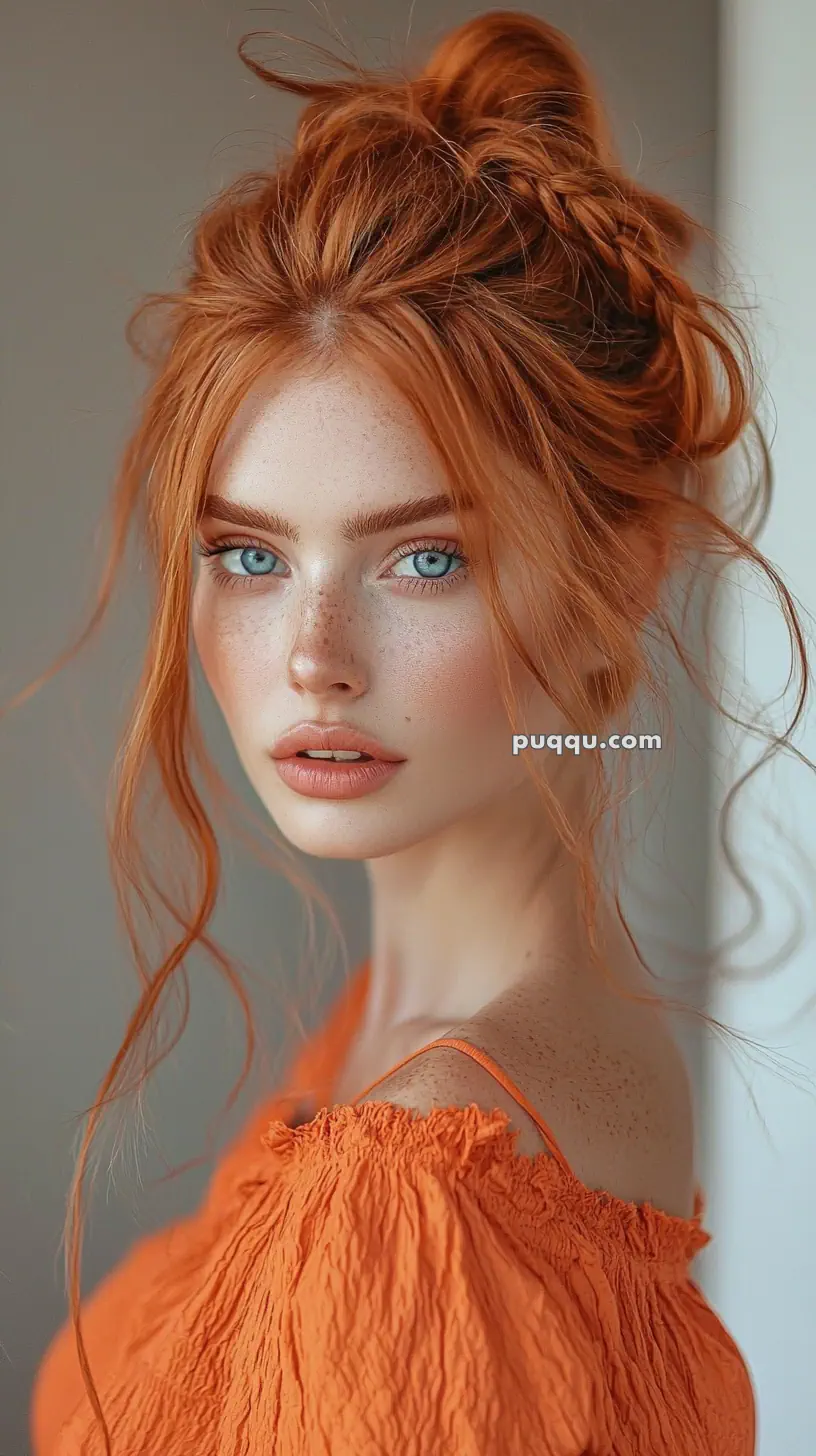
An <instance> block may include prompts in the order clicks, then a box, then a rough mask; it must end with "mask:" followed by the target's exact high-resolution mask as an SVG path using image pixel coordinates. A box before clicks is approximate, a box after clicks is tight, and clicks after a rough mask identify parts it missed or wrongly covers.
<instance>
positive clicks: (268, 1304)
mask: <svg viewBox="0 0 816 1456" xmlns="http://www.w3.org/2000/svg"><path fill="white" fill-rule="evenodd" d="M367 980H368V963H366V964H364V965H363V966H362V967H361V968H360V970H359V971H358V972H357V973H356V975H355V976H354V978H353V979H352V980H351V981H350V983H349V985H348V986H347V987H346V989H345V990H344V991H343V993H342V994H341V996H340V997H339V998H338V1000H337V1002H336V1003H335V1006H334V1007H333V1009H332V1012H331V1013H330V1015H329V1017H328V1018H327V1020H326V1022H325V1024H324V1026H323V1027H322V1029H321V1030H320V1031H319V1032H318V1033H317V1034H316V1035H315V1036H313V1037H312V1038H311V1040H310V1041H309V1042H308V1043H307V1044H306V1046H305V1047H304V1048H303V1049H302V1051H301V1053H300V1055H299V1056H298V1057H297V1058H296V1060H295V1063H294V1065H293V1067H292V1069H291V1071H290V1073H289V1074H288V1076H287V1077H286V1079H285V1085H284V1086H283V1088H282V1089H281V1091H280V1093H279V1095H278V1096H276V1097H275V1098H274V1099H273V1100H272V1101H271V1102H270V1103H266V1104H265V1105H264V1106H262V1107H260V1108H259V1109H258V1110H257V1112H256V1113H255V1114H254V1115H253V1116H252V1118H251V1119H250V1121H249V1123H248V1124H247V1126H246V1127H245V1128H244V1129H243V1131H242V1133H241V1134H240V1136H239V1137H238V1138H237V1139H236V1140H235V1141H234V1143H233V1144H232V1145H231V1146H230V1147H228V1149H227V1150H226V1152H225V1153H224V1154H223V1155H222V1157H221V1160H220V1162H219V1163H218V1165H217V1166H216V1169H215V1171H214V1174H213V1176H212V1179H211V1182H210V1185H209V1188H208V1190H207V1193H206V1195H205V1196H204V1198H203V1200H202V1202H201V1204H200V1206H199V1207H198V1208H197V1209H196V1211H195V1212H194V1213H193V1214H191V1215H190V1216H189V1217H185V1218H181V1219H179V1220H178V1221H176V1222H175V1223H173V1224H172V1225H170V1226H169V1227H167V1228H164V1229H162V1230H161V1231H160V1232H158V1233H153V1234H150V1235H147V1236H144V1237H142V1238H140V1239H139V1240H138V1241H137V1242H136V1243H135V1245H134V1246H133V1247H132V1249H131V1250H130V1252H129V1254H128V1255H127V1256H126V1257H125V1259H124V1260H123V1261H122V1263H121V1264H120V1265H119V1266H118V1267H116V1268H115V1269H114V1270H113V1271H112V1272H111V1273H110V1274H109V1275H108V1276H107V1277H106V1278H105V1279H103V1280H102V1282H101V1283H100V1284H99V1285H98V1287H97V1288H96V1290H95V1291H94V1292H93V1293H92V1295H91V1296H90V1297H89V1298H88V1299H87V1300H86V1301H84V1302H83V1332H84V1336H85V1341H86V1346H87V1350H88V1356H89V1360H90V1365H91V1371H92V1374H93V1376H94V1380H95V1383H96V1385H97V1388H98V1390H99V1393H100V1397H101V1401H102V1407H103V1410H104V1412H105V1416H106V1419H107V1422H108V1425H109V1428H110V1431H111V1435H112V1443H113V1456H527V1453H530V1456H533V1453H534V1456H754V1447H755V1417H754V1398H753V1391H752V1386H751V1380H750V1378H749V1375H748V1372H747V1369H746V1366H745V1362H744V1360H743V1359H742V1357H741V1355H740V1352H739V1350H738V1349H737V1347H736V1345H735V1343H734V1341H733V1340H732V1339H731V1337H730V1336H729V1334H728V1333H727V1331H726V1330H725V1328H724V1327H723V1325H722V1323H721V1321H720V1320H719V1318H718V1317H717V1315H716V1314H715V1312H714V1311H713V1310H712V1309H711V1307H710V1306H709V1305H708V1304H707V1302H706V1300H705V1299H704V1298H703V1296H702V1293H701V1292H700V1290H699V1289H698V1287H697V1286H696V1284H695V1283H694V1281H693V1279H692V1278H691V1276H690V1271H689V1266H690V1262H691V1260H692V1258H693V1256H694V1255H695V1254H696V1253H697V1251H698V1250H699V1249H701V1248H702V1247H703V1246H704V1245H705V1244H706V1243H707V1242H708V1240H709V1235H708V1234H707V1233H706V1232H705V1231H704V1229H703V1227H702V1199H701V1198H700V1197H699V1196H698V1205H697V1208H696V1210H695V1214H694V1217H693V1218H691V1219H683V1218H678V1217H675V1216H673V1215H670V1214H666V1213H663V1212H661V1211H659V1210H657V1209H655V1208H653V1207H650V1206H648V1205H645V1206H644V1205H636V1204H631V1203H624V1202H622V1201H621V1200H620V1199H617V1198H615V1197H613V1196H612V1195H610V1194H606V1193H601V1192H596V1191H593V1190H591V1189H590V1188H588V1187H587V1186H586V1185H585V1184H583V1183H581V1182H579V1180H578V1179H577V1177H576V1176H575V1175H574V1174H573V1173H572V1171H571V1170H570V1167H569V1164H568V1163H567V1162H566V1160H565V1158H564V1157H563V1155H562V1153H561V1152H560V1150H559V1149H558V1146H557V1144H556V1142H555V1139H554V1138H553V1136H552V1133H551V1132H550V1130H549V1128H548V1127H547V1126H546V1124H545V1123H544V1122H542V1120H541V1119H540V1117H539V1116H538V1114H537V1113H536V1111H535V1109H533V1108H531V1107H530V1105H529V1103H528V1102H526V1100H525V1098H524V1097H523V1095H522V1094H521V1092H520V1090H519V1089H518V1088H516V1087H514V1085H513V1084H512V1083H511V1082H510V1081H509V1079H508V1078H507V1077H506V1075H505V1073H504V1072H503V1070H502V1068H501V1067H499V1066H497V1065H496V1064H495V1063H493V1062H492V1061H491V1060H490V1059H489V1058H488V1057H486V1056H485V1054H484V1053H483V1052H481V1051H480V1050H479V1049H477V1048H473V1047H471V1045H470V1044H469V1043H466V1042H457V1041H454V1042H450V1043H448V1042H447V1041H446V1040H445V1039H443V1040H442V1042H441V1043H437V1042H434V1043H432V1044H431V1045H434V1046H435V1045H439V1044H442V1045H445V1044H451V1045H455V1046H458V1047H459V1049H460V1050H462V1051H464V1052H469V1053H471V1054H472V1055H475V1056H476V1058H477V1059H478V1060H479V1061H480V1062H481V1063H482V1065H484V1066H487V1067H488V1070H490V1071H492V1072H493V1074H494V1076H495V1077H496V1078H497V1080H498V1081H499V1082H501V1083H502V1085H503V1086H505V1087H506V1088H507V1090H508V1091H510V1092H511V1093H512V1095H513V1096H514V1097H515V1098H516V1099H517V1100H518V1101H519V1102H520V1104H521V1105H522V1106H524V1107H525V1109H526V1110H527V1111H528V1112H529V1113H530V1115H531V1116H533V1117H534V1119H535V1121H536V1123H537V1125H538V1126H539V1129H540V1131H541V1133H542V1136H543V1137H544V1138H545V1142H546V1144H547V1145H548V1147H549V1149H550V1152H549V1153H542V1154H540V1155H539V1156H538V1157H535V1158H527V1157H522V1156H520V1155H517V1154H516V1153H515V1152H514V1144H515V1140H516V1134H513V1133H511V1132H509V1131H508V1127H507V1124H508V1119H507V1117H506V1115H505V1114H504V1113H502V1112H500V1111H498V1110H497V1111H494V1112H488V1111H485V1110H483V1109H480V1108H479V1107H477V1106H476V1105H475V1104H473V1105H471V1106H469V1107H464V1108H454V1107H446V1108H434V1109H433V1110H432V1111H431V1112H430V1113H429V1114H428V1115H427V1116H425V1117H419V1116H416V1115H414V1114H413V1113H411V1112H410V1111H409V1110H408V1109H406V1108H403V1107H398V1106H395V1105H394V1104H390V1103H387V1102H376V1101H373V1102H366V1103H364V1104H363V1105H362V1106H358V1105H357V1104H358V1103H359V1102H360V1099H361V1098H363V1097H365V1096H367V1094H368V1092H369V1091H370V1090H371V1089H366V1091H365V1092H361V1093H360V1094H359V1097H358V1098H356V1099H355V1102H354V1104H353V1105H350V1106H336V1107H331V1087H332V1085H333V1079H334V1077H335V1075H336V1072H337V1071H338V1070H339V1068H340V1066H341V1065H342V1064H343V1061H344V1053H345V1052H346V1049H347V1048H348V1046H349V1045H350V1041H351V1038H352V1036H353V1034H354V1031H355V1028H356V1026H357V1025H358V1024H359V1020H360V1017H361V1015H362V1010H363V1006H364V1002H365V995H366V989H367ZM406 1060H410V1059H409V1058H407V1059H406ZM402 1065H403V1064H402V1063H400V1066H402ZM392 1070H395V1069H392ZM375 1085H376V1084H375ZM314 1088H317V1089H319V1091H320V1095H321V1096H322V1097H323V1101H322V1103H321V1101H320V1100H318V1104H317V1105H318V1106H321V1105H322V1108H323V1110H322V1111H320V1112H319V1113H318V1115H317V1116H316V1117H313V1118H311V1120H309V1121H308V1122H305V1123H303V1124H302V1125H296V1123H297V1118H296V1115H295V1110H296V1109H297V1107H298V1105H299V1104H302V1103H303V1098H304V1089H314ZM293 1124H294V1125H293ZM31 1437H32V1451H33V1456H103V1453H104V1442H103V1438H102V1435H101V1432H100V1430H99V1427H98V1424H97V1422H96V1420H95V1418H94V1415H93V1411H92V1409H91V1406H90V1402H89V1400H88V1397H87V1395H86V1392H85V1388H84V1385H83V1382H82V1377H81V1374H80V1370H79V1364H78V1360H77V1355H76V1348H75V1343H74V1334H73V1329H72V1327H71V1325H70V1323H66V1324H65V1325H64V1326H63V1328H62V1329H61V1330H60V1331H59V1332H58V1333H57V1335H56V1336H55V1338H54V1339H53V1341H52V1343H51V1345H50V1346H49V1348H48V1350H47V1351H46V1354H45V1356H44V1358H43V1361H42V1364H41V1366H40V1369H39V1372H38V1375H37V1378H36V1383H35V1387H34V1392H33V1398H32V1403H31Z"/></svg>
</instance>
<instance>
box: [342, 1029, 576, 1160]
mask: <svg viewBox="0 0 816 1456" xmlns="http://www.w3.org/2000/svg"><path fill="white" fill-rule="evenodd" d="M362 1102H391V1103H394V1104H395V1105H396V1106H398V1107H406V1108H408V1109H411V1110H413V1111H415V1112H416V1113H417V1114H418V1115H419V1116H422V1117H426V1116H427V1115H428V1113H429V1112H431V1111H432V1109H433V1108H435V1107H461V1108H465V1107H470V1106H471V1104H473V1103H475V1104H476V1106H477V1107H479V1108H481V1110H482V1111H483V1112H486V1113H491V1112H494V1111H495V1110H496V1109H498V1110H499V1111H500V1112H504V1113H506V1114H507V1117H508V1118H509V1125H508V1131H509V1132H511V1133H512V1132H518V1133H519V1137H518V1139H517V1141H516V1144H515V1151H516V1153H517V1154H520V1155H523V1156H526V1157H535V1156H536V1155H537V1154H538V1153H542V1152H544V1153H546V1152H547V1151H548V1149H547V1146H546V1144H545V1142H544V1139H543V1138H542V1136H541V1134H540V1133H539V1131H538V1129H537V1127H536V1125H535V1123H534V1122H533V1120H532V1118H530V1117H528V1115H527V1113H526V1112H525V1111H524V1109H523V1108H522V1107H520V1106H519V1104H518V1102H516V1100H515V1098H514V1097H512V1096H511V1094H510V1093H509V1092H507V1091H506V1090H505V1088H504V1087H502V1086H501V1084H500V1083H499V1082H497V1081H496V1079H495V1077H493V1076H491V1074H490V1073H489V1072H488V1071H486V1070H485V1068H484V1067H481V1066H480V1065H479V1064H478V1062H474V1061H473V1060H471V1059H470V1058H469V1057H467V1056H465V1055H464V1054H463V1053H462V1052H458V1051H456V1050H455V1049H454V1048H453V1047H434V1048H433V1049H432V1050H431V1051H428V1052H423V1054H422V1056H421V1057H417V1058H416V1060H415V1061H414V1062H411V1063H409V1064H408V1065H407V1066H406V1067H402V1068H401V1069H400V1070H399V1071H398V1072H395V1073H393V1075H392V1076H390V1077H388V1078H387V1079H386V1080H385V1081H383V1082H380V1083H379V1084H378V1086H377V1087H376V1088H375V1089H374V1090H373V1091H372V1092H371V1093H370V1094H369V1095H368V1096H367V1097H364V1098H362V1099H361V1104H362Z"/></svg>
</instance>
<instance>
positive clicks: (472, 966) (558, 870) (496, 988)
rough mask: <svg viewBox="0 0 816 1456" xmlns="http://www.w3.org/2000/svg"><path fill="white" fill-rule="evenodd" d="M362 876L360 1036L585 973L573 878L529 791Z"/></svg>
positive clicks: (461, 1017) (431, 1024) (472, 1010)
mask: <svg viewBox="0 0 816 1456" xmlns="http://www.w3.org/2000/svg"><path fill="white" fill-rule="evenodd" d="M367 869H368V874H369V880H370V885H371V895H372V950H371V971H370V980H369V993H368V997H367V1004H366V1015H365V1023H364V1026H363V1027H361V1033H362V1035H363V1037H364V1038H368V1037H372V1038H382V1037H383V1036H387V1035H388V1034H389V1033H392V1032H400V1031H402V1030H403V1029H410V1028H411V1027H412V1026H416V1027H418V1028H420V1029H422V1028H425V1027H428V1028H435V1027H439V1026H444V1027H447V1026H452V1025H456V1024H458V1023H459V1022H465V1021H468V1020H470V1019H471V1018H472V1017H473V1016H475V1015H476V1014H477V1013H478V1012H479V1011H481V1010H482V1009H483V1008H484V1007H485V1006H487V1005H488V1004H489V1003H490V1002H492V1001H493V1000H494V999H495V998H496V997H498V996H500V995H501V994H502V993H503V992H505V991H507V990H509V989H510V988H511V987H513V986H516V985H518V984H520V983H522V982H524V983H525V984H527V983H529V982H530V981H531V980H537V979H540V980H541V981H542V982H546V983H547V984H548V986H550V987H551V988H557V986H558V985H559V984H562V983H563V982H564V980H565V978H566V979H574V978H575V977H576V976H577V975H580V974H582V973H583V968H585V967H586V966H587V962H588V952H587V938H586V930H585V927H584V926H583V924H582V917H581V913H580V900H579V883H578V869H577V867H576V865H575V862H574V860H573V859H572V857H571V856H570V855H569V854H568V853H567V852H566V851H565V850H564V848H563V846H562V845H561V844H560V841H558V839H557V836H556V834H555V832H554V831H552V830H550V829H549V828H548V825H547V822H546V817H545V811H544V809H543V806H542V805H541V802H540V799H539V798H538V796H537V795H536V794H535V790H534V787H533V785H530V786H529V789H528V788H527V786H525V787H524V788H523V789H522V790H519V791H518V792H517V794H516V795H515V796H506V797H505V798H504V799H503V801H502V803H501V804H500V805H498V806H489V807H488V808H486V809H484V810H482V811H480V812H479V814H478V815H477V816H474V817H471V818H469V819H468V820H467V821H460V822H459V823H457V824H456V825H454V826H452V827H450V828H449V829H447V830H446V831H445V832H444V833H443V834H441V835H438V836H436V837H435V838H434V839H433V840H432V841H426V842H424V843H422V844H418V845H415V846H412V847H411V849H409V850H406V851H401V852H400V853H399V854H398V855H390V856H385V857H383V858H381V859H377V860H374V861H369V862H368V865H367ZM601 906H602V907H603V901H601Z"/></svg>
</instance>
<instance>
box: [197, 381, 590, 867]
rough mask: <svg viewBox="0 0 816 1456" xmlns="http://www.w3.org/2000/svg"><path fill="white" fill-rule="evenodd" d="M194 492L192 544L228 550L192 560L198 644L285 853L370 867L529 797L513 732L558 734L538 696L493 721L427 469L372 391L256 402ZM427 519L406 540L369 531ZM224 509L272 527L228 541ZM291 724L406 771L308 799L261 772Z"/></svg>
mask: <svg viewBox="0 0 816 1456" xmlns="http://www.w3.org/2000/svg"><path fill="white" fill-rule="evenodd" d="M209 491H210V493H211V494H215V495H217V496H218V497H219V499H220V502H221V503H220V504H219V503H216V504H215V507H214V510H213V513H212V514H208V515H206V516H205V518H204V520H203V522H202V524H201V527H200V531H199V540H200V543H201V544H202V545H203V546H205V547H206V548H207V549H210V548H212V547H222V546H223V547H225V548H227V549H226V550H224V551H223V553H222V554H219V555H213V556H210V557H207V558H200V559H199V565H198V570H197V576H196V581H195V586H194V593H193V604H192V606H193V634H194V640H195V644H196V648H197V651H198V653H199V656H200V659H201V663H202V667H203V669H204V672H205V674H206V676H207V680H208V682H209V684H210V687H211V689H212V692H213V694H214V696H215V698H216V700H217V702H218V704H219V706H220V708H221V711H222V713H223V715H224V718H225V720H226V723H227V726H228V728H229V731H230V733H231V735H232V738H233V741H234V743H235V747H236V750H237V753H238V756H239V758H240V760H241V762H242V764H243V766H244V769H245V771H246V773H247V776H248V778H249V779H250V782H251V783H252V785H253V787H254V789H255V790H256V792H257V794H258V796H259V797H260V799H261V800H262V802H263V804H264V805H265V807H266V808H267V810H268V811H269V814H270V815H271V816H272V818H273V819H274V821H275V822H276V824H277V825H278V827H279V829H280V831H281V832H282V833H283V834H284V836H285V837H286V838H287V839H288V840H290V841H291V842H292V843H293V844H294V845H296V846H297V847H298V848H299V849H301V850H303V851H305V852H306V853H308V854H314V855H320V856H326V857H335V858H347V859H374V858H377V857H378V856H381V855H386V854H392V853H394V852H396V851H399V850H401V849H405V848H408V847H410V846H412V845H415V844H418V843H419V842H421V841H425V840H427V839H429V838H430V837H432V836H436V835H439V834H440V833H442V832H444V831H445V830H447V829H449V828H450V827H452V826H454V825H456V824H457V823H458V822H460V821H462V820H464V819H465V818H466V817H468V816H471V815H472V814H474V812H476V813H478V812H479V811H483V810H485V809H486V808H488V807H489V806H491V805H493V804H496V805H499V804H500V803H501V801H504V800H506V798H507V796H508V795H509V794H511V793H512V791H513V790H514V789H516V788H520V787H521V786H522V785H524V784H528V783H529V779H528V776H527V774H526V771H525V768H524V764H523V759H522V756H521V755H520V754H519V755H516V756H514V755H513V752H512V735H513V732H525V731H526V732H535V733H539V732H540V733H547V732H559V731H562V726H563V725H562V724H561V723H560V722H559V721H558V718H557V716H556V712H555V709H554V707H553V705H552V704H551V703H550V702H549V701H548V700H547V699H546V698H545V697H544V695H543V694H542V693H541V692H540V690H539V689H538V687H537V686H536V685H533V688H534V691H530V690H527V698H526V701H527V703H528V704H529V711H528V713H526V714H525V723H524V724H521V725H518V724H516V725H511V724H509V723H508V722H507V716H506V712H505V709H504V705H503V703H502V699H501V695H500V690H499V680H498V676H497V673H496V666H495V661H494V656H493V651H492V647H491V642H490V635H489V631H488V618H487V609H486V607H485V606H484V604H483V601H482V598H481V596H480V593H479V591H478V590H477V587H476V584H475V581H474V579H473V577H472V575H469V574H468V570H467V565H466V563H465V562H464V559H463V558H462V556H461V555H460V554H458V553H459V552H460V550H461V543H460V537H459V532H458V529H457V522H456V518H455V516H454V515H453V514H452V513H451V511H450V509H449V506H448V503H447V502H446V501H445V500H444V499H443V500H440V497H444V496H445V493H446V487H445V479H444V475H443V472H442V469H441V466H440V464H439V462H438V461H437V459H436V457H435V455H434V453H433V451H432V449H431V447H430V446H429V444H428V442H427V440H426V437H425V436H424V434H423V432H422V430H421V428H420V426H419V424H418V422H417V421H416V419H415V417H414V416H413V414H412V412H411V411H410V409H409V407H408V406H407V404H406V403H405V402H404V400H403V399H402V397H401V396H400V395H399V394H397V393H396V391H394V390H393V389H392V387H391V386H390V385H389V384H388V383H387V381H385V380H384V379H381V378H380V377H379V376H375V375H373V374H369V373H368V372H365V373H363V372H362V371H359V370H356V369H355V370H352V369H350V368H336V369H334V370H333V371H332V372H330V373H328V374H326V375H324V376H322V377H320V378H311V377H309V378H306V377H303V378H296V379H290V380H289V381H288V382H286V383H284V384H281V383H280V382H279V381H278V382H276V383H275V384H274V385H271V386H270V385H269V384H268V383H266V384H263V383H262V384H260V385H259V386H256V388H255V389H254V390H253V391H252V393H251V394H250V395H249V396H248V397H247V399H246V400H245V401H244V403H243V405H242V406H241V409H240V410H239V411H238V413H237V414H236V416H235V418H234V420H233V422H232V424H231V426H230V429H229V431H228V432H227V435H226V437H225V439H224V440H223V441H222V443H221V446H220V447H219V451H218V453H217V456H216V459H215V461H214V466H213V470H212V473H211V477H210V481H209ZM423 501H430V502H431V504H430V505H429V506H428V507H427V508H426V507H423V506H422V505H421V504H420V506H418V507H417V512H416V518H415V519H414V521H413V523H411V524H391V525H387V524H386V523H385V522H383V521H382V520H380V521H378V520H377V517H378V516H379V515H380V514H381V513H382V512H385V511H387V510H389V509H393V508H395V507H404V506H406V505H411V506H412V507H416V506H417V502H419V503H421V502H423ZM224 502H227V503H228V505H226V504H224ZM238 505H241V506H245V507H251V508H252V509H253V510H254V511H255V512H260V513H264V514H265V515H266V516H269V517H271V516H272V515H274V516H275V517H276V518H277V519H276V520H274V521H273V520H270V521H269V522H268V524H267V525H266V527H265V528H263V529H258V528H257V527H255V528H253V529H248V528H247V527H246V526H244V525H235V524H231V523H230V522H229V520H228V519H227V515H228V510H229V507H236V506H238ZM418 517H422V519H419V518H418ZM374 528H376V529H374ZM425 553H428V554H425ZM219 578H220V579H219ZM530 681H531V680H530ZM302 722H312V723H317V724H331V723H339V722H342V723H343V724H346V725H351V726H353V727H355V728H357V729H359V730H360V731H362V732H363V733H365V734H368V735H371V736H373V737H374V738H376V739H378V740H379V742H380V743H381V744H382V745H384V747H385V748H387V749H388V750H390V751H391V752H392V753H394V754H396V755H398V756H399V757H400V758H401V759H402V760H404V761H403V762H402V763H401V764H400V766H399V767H398V768H397V769H396V770H395V771H394V772H393V773H392V774H391V776H390V777H388V778H387V779H385V780H384V781H383V782H381V783H378V785H377V786H376V787H375V788H374V789H373V790H371V791H369V792H366V793H364V794H362V795H361V796H359V797H353V798H342V797H328V798H327V797H312V796H309V795H306V794H304V793H302V792H299V791H298V790H297V789H296V788H294V787H293V786H292V785H291V783H289V782H286V781H284V779H283V778H282V777H281V774H280V773H279V770H278V767H277V766H276V761H275V760H274V759H273V758H272V756H271V751H272V750H273V748H274V746H275V743H276V740H277V739H278V738H279V737H280V735H281V734H282V733H283V732H284V731H285V730H287V729H290V728H292V727H294V726H295V725H297V724H300V723H302ZM309 772H311V770H310V771H309ZM329 772H331V771H329Z"/></svg>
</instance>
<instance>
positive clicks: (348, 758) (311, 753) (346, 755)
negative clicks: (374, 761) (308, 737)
mask: <svg viewBox="0 0 816 1456" xmlns="http://www.w3.org/2000/svg"><path fill="white" fill-rule="evenodd" d="M301 751H302V753H303V756H304V758H333V759H336V760H337V762H338V763H353V762H354V760H355V759H357V758H362V756H363V755H362V754H361V753H357V752H356V750H355V751H353V752H352V751H351V750H349V749H346V748H341V749H338V750H337V752H336V753H328V752H326V751H325V750H324V749H322V748H304V749H302V750H301Z"/></svg>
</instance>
